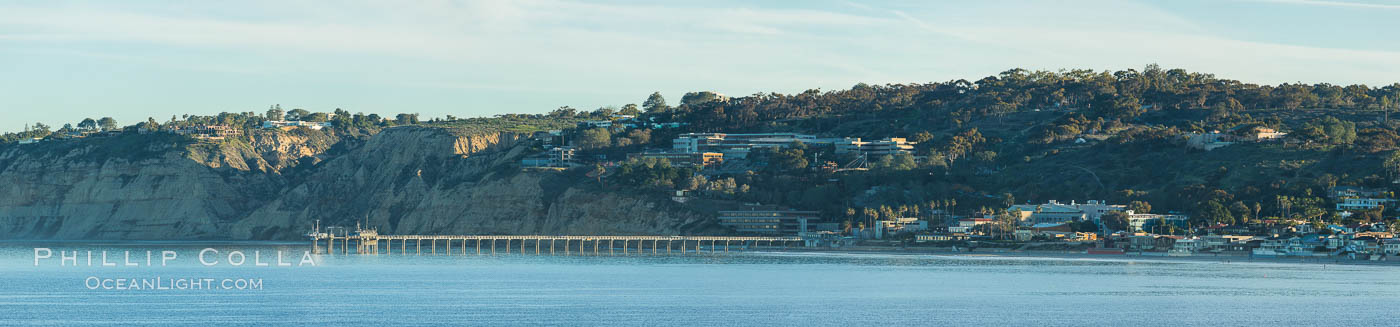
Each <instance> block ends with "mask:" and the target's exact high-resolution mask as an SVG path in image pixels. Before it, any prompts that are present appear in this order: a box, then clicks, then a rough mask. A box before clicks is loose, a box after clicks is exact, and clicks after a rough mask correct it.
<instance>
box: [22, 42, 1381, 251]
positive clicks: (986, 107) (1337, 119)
mask: <svg viewBox="0 0 1400 327" xmlns="http://www.w3.org/2000/svg"><path fill="white" fill-rule="evenodd" d="M1398 103H1400V84H1393V85H1387V86H1381V87H1373V86H1366V85H1347V86H1340V85H1332V84H1325V83H1324V84H1281V85H1256V84H1249V83H1243V82H1239V81H1234V80H1228V79H1223V78H1218V77H1216V76H1214V75H1210V74H1202V73H1193V72H1187V71H1184V70H1180V69H1170V70H1167V69H1162V68H1160V67H1156V66H1155V65H1154V66H1148V67H1146V68H1144V69H1143V70H1141V71H1138V70H1123V71H1113V72H1107V71H1105V72H1099V71H1090V70H1070V71H1060V72H1047V71H1027V70H1021V69H1013V70H1008V71H1005V72H1003V73H1001V74H997V75H994V76H987V77H984V78H981V79H978V80H976V81H968V80H954V81H947V82H936V83H922V84H889V85H866V84H859V85H856V86H853V87H852V88H850V89H846V90H834V91H820V90H809V91H805V92H801V93H796V94H778V93H769V94H754V95H751V96H742V97H730V96H725V95H723V94H719V93H716V92H708V91H701V92H691V93H687V94H685V96H683V97H682V98H681V99H680V101H679V103H677V104H674V105H672V104H671V103H668V102H667V100H666V99H665V98H664V97H663V96H662V95H661V94H659V93H655V94H652V95H651V96H650V97H647V98H646V99H645V101H643V102H642V103H641V104H640V105H636V104H627V105H622V106H606V107H602V108H597V109H595V110H578V109H575V108H571V107H567V106H566V107H561V108H558V109H556V110H553V111H550V112H549V113H545V114H503V115H497V116H495V117H483V118H459V117H452V116H446V117H441V118H431V119H423V120H420V119H419V117H418V115H416V114H409V113H402V114H398V115H395V116H393V117H381V116H379V115H377V114H364V113H354V114H351V113H349V112H346V111H343V110H339V109H337V110H335V111H334V112H311V111H308V110H304V109H293V110H290V111H284V110H282V109H281V107H280V106H273V107H272V108H269V109H268V110H267V112H266V113H254V112H244V113H221V114H219V115H215V116H197V115H196V116H183V117H171V119H170V120H169V121H166V122H157V121H156V120H155V119H148V121H146V122H142V123H138V124H134V125H129V126H125V127H122V126H121V125H119V124H117V123H116V122H115V121H114V120H112V119H110V118H103V119H99V120H93V119H87V120H84V121H82V122H79V123H78V124H77V125H76V126H74V125H65V126H63V127H62V128H57V129H54V128H51V127H49V126H46V125H43V124H34V128H31V129H29V130H26V131H25V132H22V133H8V134H4V135H0V238H6V239H13V238H54V239H294V238H297V237H298V235H302V234H304V233H305V232H306V231H308V230H310V229H311V227H312V226H313V225H314V224H316V223H317V222H318V221H319V222H320V224H321V226H343V227H353V226H354V225H356V224H359V225H361V226H368V227H373V228H377V229H379V230H380V231H381V232H384V233H392V234H428V233H474V234H614V235H618V234H661V235H674V234H717V233H730V234H745V233H758V232H763V233H769V234H773V233H788V234H791V233H796V232H794V231H792V230H789V229H791V228H789V227H791V226H789V227H774V226H762V227H763V228H770V229H772V230H764V231H758V232H755V231H741V230H739V229H738V228H736V225H734V224H730V225H725V224H724V223H723V222H721V221H720V220H721V219H720V217H719V216H720V215H721V213H720V212H719V211H724V210H730V209H737V208H746V209H754V210H782V211H798V212H804V214H805V215H811V216H812V217H815V219H816V220H814V222H819V223H820V224H821V225H820V226H813V227H814V229H815V230H822V231H826V232H833V233H839V234H844V235H852V234H858V233H862V232H863V231H867V230H868V228H866V227H867V226H875V225H877V224H880V223H881V222H894V221H899V220H900V219H905V220H906V221H907V220H908V219H914V220H918V221H925V222H927V223H929V225H930V226H935V228H931V229H938V228H942V227H951V226H948V224H949V222H950V221H955V220H956V218H967V217H981V218H984V219H987V220H988V221H995V222H996V223H995V226H998V227H997V228H999V230H1000V231H1001V233H1000V234H999V235H998V237H1000V238H1007V237H1009V234H1010V231H1011V230H1012V229H1015V228H1016V226H1017V225H1021V227H1027V226H1031V225H1035V223H1036V220H1035V219H1030V218H1027V217H1028V216H1022V217H1021V218H1014V217H1013V216H1015V215H1019V214H1020V213H1016V211H1020V210H1041V209H1039V208H1046V207H1055V206H1057V205H1058V204H1056V203H1057V202H1065V203H1071V204H1072V203H1075V202H1074V201H1078V202H1080V203H1084V202H1085V201H1089V200H1095V202H1096V203H1099V204H1104V203H1107V204H1112V206H1109V207H1108V208H1113V210H1105V211H1123V212H1125V214H1123V215H1117V214H1106V215H1105V216H1106V217H1109V218H1110V219H1109V220H1107V221H1104V222H1100V220H1099V219H1098V218H1099V217H1098V215H1097V214H1094V215H1092V217H1090V216H1084V217H1077V218H1074V217H1071V218H1073V219H1068V218H1066V219H1059V218H1064V217H1058V218H1057V217H1048V218H1046V219H1049V220H1054V221H1053V222H1055V223H1067V224H1068V225H1072V228H1068V229H1071V230H1073V231H1075V232H1098V231H1103V230H1109V231H1135V230H1142V229H1144V228H1147V229H1154V228H1155V231H1156V232H1160V233H1166V234H1185V233H1190V232H1191V231H1192V230H1197V229H1199V228H1205V227H1209V228H1216V229H1219V228H1225V227H1227V226H1228V227H1238V228H1237V229H1236V230H1237V231H1240V232H1244V233H1258V234H1261V235H1262V234H1276V232H1277V231H1278V228H1285V227H1287V228H1291V227H1293V226H1297V225H1311V226H1312V227H1313V228H1314V229H1322V228H1323V226H1327V225H1350V226H1359V225H1362V224H1367V225H1370V224H1376V223H1385V224H1389V223H1391V222H1393V221H1394V217H1396V216H1397V211H1396V210H1395V208H1396V207H1400V205H1397V203H1396V200H1395V199H1394V193H1395V191H1396V190H1395V189H1396V186H1395V185H1397V183H1400V134H1397V130H1400V121H1396V120H1393V119H1391V114H1392V113H1394V112H1396V111H1400V105H1398ZM1101 201H1102V202H1101ZM1042 204H1043V205H1042ZM1027 205H1030V206H1027ZM1128 211H1132V214H1135V216H1129V214H1126V212H1128ZM1036 213H1039V212H1036ZM1031 216H1034V215H1031ZM1042 216H1046V215H1042ZM736 219H738V223H748V224H757V223H755V222H753V221H744V220H745V218H736ZM1056 219H1059V220H1056ZM750 220H752V219H750ZM1149 220H1150V221H1152V222H1147V221H1149ZM731 223H732V222H731ZM1154 224H1155V225H1154ZM1382 225H1383V224H1382ZM1390 225H1391V226H1400V224H1390ZM1377 228H1380V227H1377ZM779 229H782V230H781V231H779ZM853 231H854V232H853ZM984 233H985V232H984ZM906 234H908V233H906Z"/></svg>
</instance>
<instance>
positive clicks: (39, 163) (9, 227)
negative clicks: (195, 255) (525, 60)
mask: <svg viewBox="0 0 1400 327" xmlns="http://www.w3.org/2000/svg"><path fill="white" fill-rule="evenodd" d="M527 134H528V133H526V134H521V133H517V132H492V133H484V132H482V131H476V130H470V129H464V128H453V127H426V126H401V127H394V128H386V129H383V130H382V131H375V132H374V133H372V134H370V133H366V134H362V135H349V134H347V133H343V132H339V131H335V130H331V129H325V130H309V129H291V130H287V131H283V130H277V129H272V130H266V131H255V132H254V133H251V134H249V135H248V137H247V138H244V139H238V140H234V139H226V140H220V141H214V142H210V141H200V140H195V139H191V138H187V137H182V136H178V135H170V134H162V133H151V134H139V133H131V134H122V135H115V136H106V137H98V136H91V137H87V138H83V139H76V140H64V141H53V142H42V143H36V144H25V145H22V146H16V145H13V144H11V145H8V146H0V239H92V240H117V239H136V240H176V239H235V240H238V239H257V240H290V239H298V238H299V237H300V236H301V235H304V234H305V233H307V232H308V231H310V229H311V228H312V226H313V223H314V222H315V221H317V220H320V222H321V224H322V226H354V225H355V224H356V223H360V224H364V225H365V226H367V227H376V228H379V229H380V231H381V232H384V233H394V234H409V233H422V234H432V233H458V234H463V233H499V234H560V233H562V234H568V233H574V234H577V233H587V234H604V235H606V234H639V233H645V234H678V233H682V232H688V233H696V232H707V231H713V226H710V230H706V229H704V228H701V227H697V226H700V225H701V223H702V222H703V221H704V219H703V218H702V217H701V216H699V215H696V214H694V213H690V212H687V211H684V210H668V207H667V204H666V203H658V201H656V200H655V199H652V198H646V197H639V196H635V195H625V194H598V193H597V192H592V191H590V190H589V189H587V188H579V187H577V186H575V185H574V184H576V183H577V181H578V180H587V177H586V176H582V175H581V174H577V173H570V172H557V171H539V172H522V171H521V170H520V169H518V167H517V165H516V163H517V162H518V160H519V157H520V156H521V155H522V154H523V153H525V152H526V151H527V150H528V149H530V148H531V147H535V146H537V145H536V144H534V143H531V142H529V141H528V140H526V136H527ZM663 199H664V198H663Z"/></svg>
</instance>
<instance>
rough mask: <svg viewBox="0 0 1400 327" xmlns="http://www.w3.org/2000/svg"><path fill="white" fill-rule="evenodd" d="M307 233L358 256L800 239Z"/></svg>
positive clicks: (752, 244) (707, 249) (641, 248)
mask: <svg viewBox="0 0 1400 327" xmlns="http://www.w3.org/2000/svg"><path fill="white" fill-rule="evenodd" d="M308 236H310V237H311V245H312V249H313V252H315V253H325V254H362V255H379V254H385V255H439V254H441V255H486V254H498V253H501V254H510V253H517V254H539V255H545V254H549V255H575V254H577V255H603V254H608V255H618V254H621V255H634V254H636V255H640V254H658V255H659V254H685V253H696V254H699V253H727V252H729V251H740V250H753V249H771V248H786V247H789V246H803V245H804V242H803V240H802V238H800V237H796V236H547V235H380V234H379V233H377V232H375V231H372V230H360V231H359V232H357V233H353V234H347V235H336V234H335V233H312V234H310V235H308ZM351 243H354V245H353V246H352V245H351ZM323 244H324V247H322V245H323ZM439 247H441V249H439ZM322 249H325V251H322ZM352 250H353V252H351V251H352Z"/></svg>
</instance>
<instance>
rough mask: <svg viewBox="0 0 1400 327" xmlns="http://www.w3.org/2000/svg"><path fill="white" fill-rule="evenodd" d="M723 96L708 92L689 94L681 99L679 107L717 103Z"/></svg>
mask: <svg viewBox="0 0 1400 327" xmlns="http://www.w3.org/2000/svg"><path fill="white" fill-rule="evenodd" d="M720 99H723V96H721V95H719V93H715V92H710V91H700V92H690V93H686V94H685V96H682V97H681V105H692V106H693V105H697V104H701V103H706V102H711V101H719V100H720Z"/></svg>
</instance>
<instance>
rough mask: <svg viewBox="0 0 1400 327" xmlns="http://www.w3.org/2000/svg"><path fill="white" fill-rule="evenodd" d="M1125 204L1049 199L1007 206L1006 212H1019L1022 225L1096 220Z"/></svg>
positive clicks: (1123, 206) (1122, 207)
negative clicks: (1037, 202)
mask: <svg viewBox="0 0 1400 327" xmlns="http://www.w3.org/2000/svg"><path fill="white" fill-rule="evenodd" d="M1126 209H1127V206H1125V205H1121V204H1108V203H1106V202H1104V201H1102V200H1089V201H1088V202H1085V203H1076V202H1074V201H1070V202H1069V203H1068V204H1065V203H1060V202H1059V201H1055V200H1050V201H1049V202H1046V203H1045V204H1019V205H1013V206H1011V207H1010V208H1007V211H1008V212H1013V213H1019V216H1017V217H1016V218H1017V219H1018V220H1020V221H1021V224H1022V225H1035V224H1053V223H1067V222H1076V221H1084V220H1089V221H1093V222H1096V223H1097V222H1098V221H1099V217H1102V216H1103V215H1104V214H1105V213H1108V212H1109V211H1123V210H1126Z"/></svg>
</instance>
